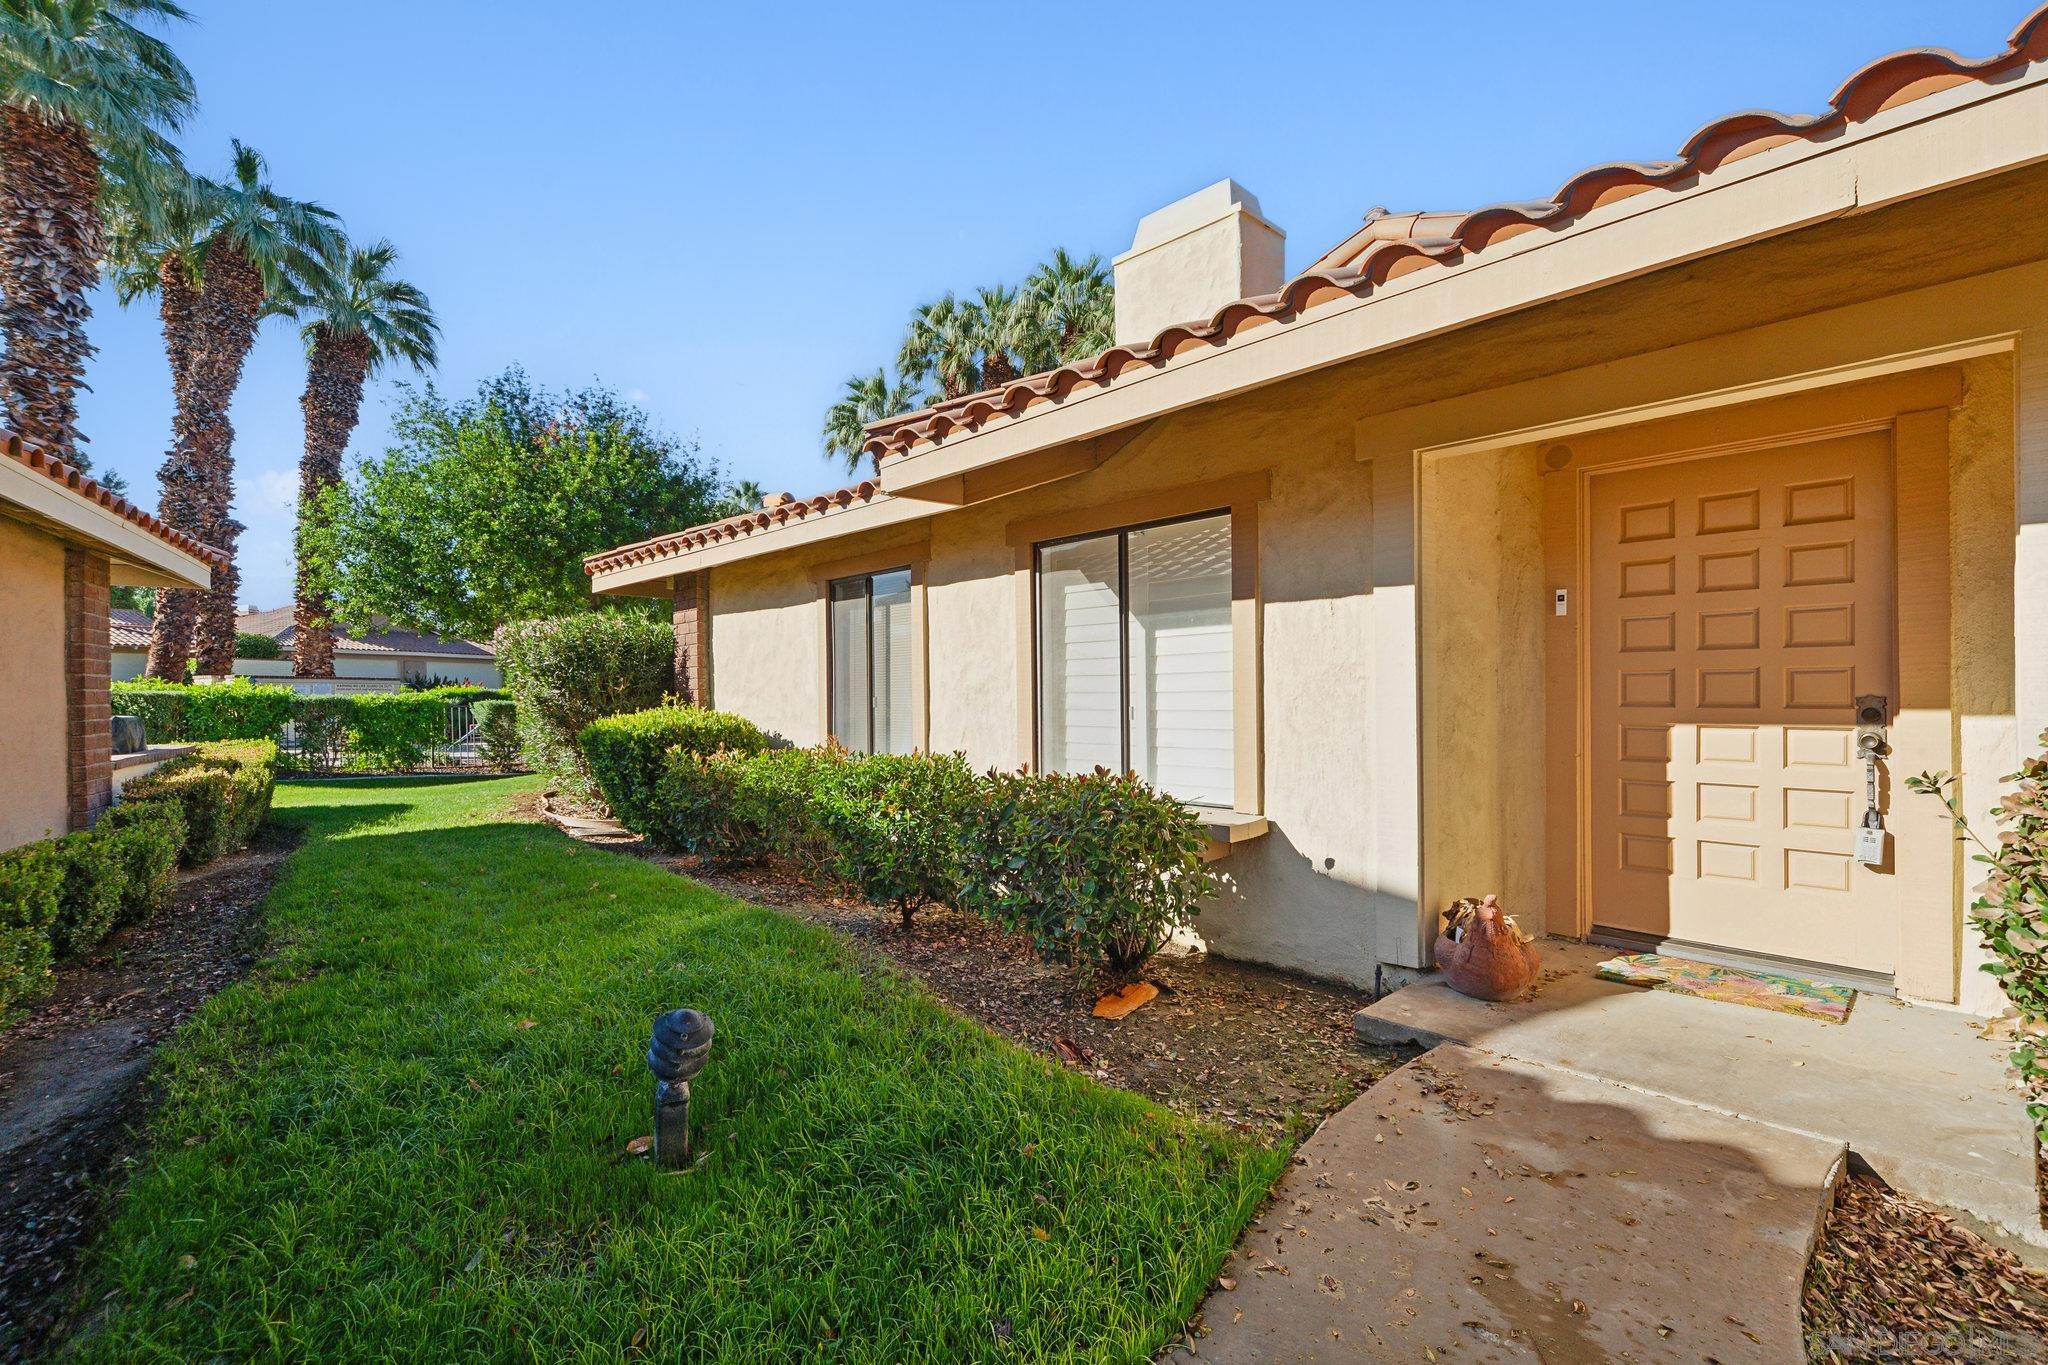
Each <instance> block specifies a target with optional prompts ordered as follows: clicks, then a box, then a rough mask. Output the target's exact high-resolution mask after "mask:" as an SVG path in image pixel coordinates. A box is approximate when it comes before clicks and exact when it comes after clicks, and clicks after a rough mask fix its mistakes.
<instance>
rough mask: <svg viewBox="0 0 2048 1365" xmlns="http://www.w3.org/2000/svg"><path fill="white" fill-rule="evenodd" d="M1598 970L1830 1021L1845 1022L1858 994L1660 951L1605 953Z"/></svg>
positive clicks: (1628, 981) (1632, 982)
mask: <svg viewBox="0 0 2048 1365" xmlns="http://www.w3.org/2000/svg"><path fill="white" fill-rule="evenodd" d="M1596 970H1597V974H1598V975H1599V976H1600V977H1601V978H1602V979H1603V980H1607V981H1619V982H1621V983H1622V984H1623V985H1625V986H1648V987H1649V988H1650V989H1652V990H1658V991H1674V992H1676V993H1678V994H1679V995H1697V996H1699V997H1700V998H1701V999H1703V1000H1725V1001H1727V1002H1728V1003H1729V1004H1731V1005H1750V1006H1753V1007H1754V1008H1756V1009H1760V1010H1775V1011H1777V1012H1778V1013H1779V1014H1800V1015H1804V1016H1806V1017H1807V1018H1809V1019H1820V1020H1824V1021H1825V1022H1827V1023H1830V1024H1846V1023H1847V1022H1849V1005H1850V1003H1851V1002H1853V1001H1854V1000H1855V999H1856V991H1855V989H1854V988H1853V987H1849V986H1829V985H1823V984H1822V983H1821V982H1818V981H1808V980H1806V979H1805V978H1804V977H1798V976H1780V975H1779V974H1778V973H1776V972H1745V971H1740V970H1738V969H1736V968H1734V967H1716V966H1715V965H1714V964H1713V963H1711V962H1694V961H1693V960H1692V959H1690V958H1684V957H1665V956H1664V955H1663V954H1662V953H1623V954H1622V955H1621V956H1620V957H1611V958H1609V959H1607V961H1605V962H1603V963H1601V964H1600V966H1599V967H1598V968H1597V969H1596Z"/></svg>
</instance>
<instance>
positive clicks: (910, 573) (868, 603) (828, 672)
mask: <svg viewBox="0 0 2048 1365" xmlns="http://www.w3.org/2000/svg"><path fill="white" fill-rule="evenodd" d="M899 573H900V574H902V575H903V576H904V578H905V580H906V588H907V589H908V591H910V592H911V593H915V592H916V590H917V582H918V575H917V571H916V570H915V569H914V568H912V566H910V565H909V564H895V565H891V566H890V567H888V568H884V569H867V570H864V571H862V572H860V573H850V574H841V575H840V576H839V577H837V578H828V579H826V580H825V735H826V738H828V739H830V740H833V741H834V742H837V743H839V744H840V747H842V748H846V749H847V750H848V752H849V753H851V752H855V751H854V750H852V749H851V748H850V747H849V746H847V745H846V744H845V743H844V742H843V741H841V740H840V739H839V735H838V720H839V717H838V716H836V715H835V714H833V707H832V701H833V698H834V697H835V696H837V695H838V688H837V687H836V686H835V682H836V680H835V678H834V676H833V671H834V669H835V668H836V666H837V664H838V661H839V653H838V649H837V645H838V640H839V632H838V631H837V630H836V629H835V628H834V627H833V624H832V605H833V603H834V602H835V601H838V600H841V599H838V598H835V597H834V596H833V591H834V589H836V588H838V587H839V586H840V585H841V584H842V583H858V584H860V585H861V593H860V601H861V605H862V611H861V635H862V637H863V638H862V641H861V644H862V649H863V652H865V653H866V655H867V661H868V667H867V679H868V685H867V702H868V707H867V710H868V724H867V736H868V740H867V748H866V749H864V750H861V751H859V752H863V753H868V754H873V753H875V752H877V750H876V749H875V673H876V669H875V580H876V579H877V578H881V577H884V576H885V575H888V574H899ZM848 600H850V599H848ZM911 628H912V640H911V648H912V650H913V651H914V650H916V648H917V645H918V642H917V640H916V638H915V635H916V620H915V617H914V616H913V619H912V627H911ZM904 681H905V685H906V686H908V687H909V688H910V706H911V729H912V731H913V732H916V731H917V730H919V729H920V728H921V727H920V726H919V724H918V721H917V686H916V683H915V681H914V679H905V680H904ZM913 747H914V748H921V747H922V746H921V745H914V746H913Z"/></svg>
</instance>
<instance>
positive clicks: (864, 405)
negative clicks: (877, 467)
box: [825, 370, 922, 474]
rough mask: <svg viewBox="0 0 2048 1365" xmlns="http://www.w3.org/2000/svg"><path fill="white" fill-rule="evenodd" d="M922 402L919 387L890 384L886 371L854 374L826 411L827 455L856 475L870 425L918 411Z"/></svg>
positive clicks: (907, 384) (910, 384) (906, 383)
mask: <svg viewBox="0 0 2048 1365" xmlns="http://www.w3.org/2000/svg"><path fill="white" fill-rule="evenodd" d="M920 401H922V400H921V397H920V395H919V392H918V388H917V385H915V384H912V383H908V382H904V383H896V384H891V383H890V382H889V376H888V374H887V373H886V372H885V371H882V370H876V371H875V372H874V373H873V374H857V375H855V376H854V377H853V378H851V379H849V380H847V381H846V388H845V390H844V391H843V392H842V393H841V394H840V395H839V401H838V402H836V403H834V404H833V405H832V406H831V407H830V408H828V409H826V411H825V454H826V456H827V457H828V458H830V459H836V460H841V461H844V462H845V465H846V472H847V473H849V474H851V473H853V471H855V470H856V469H859V468H860V465H861V460H862V459H863V458H864V456H863V452H862V450H861V443H862V442H863V441H865V440H866V439H867V432H866V430H865V428H866V427H867V424H868V423H869V422H879V421H881V420H882V419H883V418H884V417H898V416H901V415H902V414H904V413H906V412H912V411H915V410H916V408H917V406H918V404H919V402H920Z"/></svg>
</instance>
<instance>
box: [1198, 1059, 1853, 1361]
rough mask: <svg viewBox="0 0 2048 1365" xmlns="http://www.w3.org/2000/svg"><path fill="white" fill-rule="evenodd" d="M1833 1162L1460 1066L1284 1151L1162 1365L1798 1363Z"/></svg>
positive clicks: (1407, 1084) (1656, 1112)
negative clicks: (1804, 1303) (1220, 1283)
mask: <svg viewBox="0 0 2048 1365" xmlns="http://www.w3.org/2000/svg"><path fill="white" fill-rule="evenodd" d="M1843 1159H1844V1148H1843V1145H1842V1144H1841V1143H1840V1142H1828V1141H1822V1140H1820V1139H1817V1138H1812V1137H1808V1136H1805V1135H1802V1134H1798V1133H1792V1132H1787V1131H1785V1130H1783V1129H1780V1128H1773V1127H1770V1126H1767V1125H1764V1124H1759V1123H1751V1122H1748V1121H1745V1120H1742V1119H1737V1118H1732V1117H1729V1116H1727V1115H1723V1114H1717V1113H1712V1112H1710V1111H1707V1110H1704V1109H1701V1108H1698V1107H1697V1106H1694V1105H1689V1104H1682V1103H1679V1102H1677V1101H1674V1100H1669V1099H1664V1098H1661V1097H1658V1096H1654V1095H1646V1094H1643V1093H1641V1092H1640V1091H1636V1090H1631V1089H1628V1088H1626V1087H1623V1086H1617V1085H1610V1084H1606V1083H1603V1082H1600V1081H1594V1080H1589V1079H1587V1078H1585V1077H1582V1076H1577V1075H1573V1074H1571V1073H1569V1072H1565V1071H1559V1070H1555V1069H1552V1068H1548V1067H1543V1066H1538V1065H1532V1064H1530V1063H1526V1062H1521V1061H1515V1060H1510V1059H1507V1058H1502V1057H1497V1056H1493V1055H1491V1054H1488V1053H1485V1052H1480V1051H1476V1050H1473V1049H1468V1048H1463V1047H1459V1046H1456V1045H1446V1046H1442V1047H1438V1048H1436V1049H1434V1050H1433V1051H1431V1052H1430V1053H1428V1054H1427V1055H1426V1056H1424V1057H1421V1058H1418V1059H1417V1060H1415V1061H1413V1062H1410V1063H1409V1064H1408V1065H1407V1066H1405V1067H1403V1068H1401V1069H1400V1070H1399V1071H1397V1072H1395V1073H1394V1074H1393V1075H1391V1076H1389V1077H1388V1078H1387V1079H1385V1080H1383V1081H1381V1082H1380V1083H1379V1084H1378V1085H1376V1086H1374V1087H1373V1088H1372V1090H1371V1091H1369V1092H1367V1093H1366V1094H1365V1095H1364V1096H1361V1097H1360V1098H1359V1099H1358V1100H1356V1101H1354V1102H1353V1103H1352V1104H1351V1105H1350V1106H1348V1107H1347V1108H1345V1109H1344V1110H1343V1111H1342V1112H1341V1113H1339V1114H1337V1115H1335V1116H1334V1117H1333V1118H1331V1119H1330V1120H1329V1122H1328V1123H1326V1124H1324V1125H1323V1127H1322V1128H1321V1129H1320V1130H1318V1131H1317V1133H1316V1134H1315V1135H1314V1136H1313V1137H1311V1138H1310V1139H1309V1141H1308V1142H1307V1143H1306V1144H1304V1145H1303V1147H1302V1148H1301V1151H1300V1153H1299V1154H1298V1160H1297V1164H1296V1165H1295V1166H1293V1167H1292V1168H1291V1169H1290V1170H1289V1172H1288V1174H1287V1175H1286V1177H1285V1178H1284V1179H1283V1180H1282V1181H1281V1183H1280V1185H1279V1187H1278V1189H1277V1191H1276V1192H1275V1199H1274V1202H1273V1203H1272V1205H1271V1206H1270V1207H1269V1208H1268V1209H1267V1211H1266V1213H1265V1214H1264V1215H1263V1216H1262V1217H1261V1218H1260V1219H1259V1220H1258V1222H1257V1223H1255V1224H1254V1225H1253V1227H1252V1229H1251V1230H1250V1231H1249V1232H1248V1233H1247V1234H1246V1236H1245V1238H1244V1240H1243V1242H1242V1243H1240V1245H1239V1248H1238V1250H1237V1252H1236V1253H1235V1254H1234V1256H1233V1257H1232V1259H1231V1261H1230V1262H1229V1263H1228V1264H1227V1265H1226V1266H1225V1269H1224V1272H1223V1274H1224V1278H1225V1280H1226V1281H1227V1282H1228V1284H1229V1287H1227V1288H1222V1289H1219V1291H1218V1292H1216V1293H1214V1294H1212V1295H1211V1296H1210V1298H1209V1299H1208V1301H1207V1303H1206V1304H1205V1305H1204V1307H1203V1318H1204V1322H1205V1324H1206V1326H1207V1328H1208V1335H1207V1336H1204V1337H1200V1338H1198V1339H1197V1340H1196V1341H1195V1343H1194V1345H1193V1347H1192V1348H1184V1349H1182V1350H1181V1351H1179V1352H1178V1353H1176V1355H1175V1356H1174V1359H1177V1360H1183V1361H1185V1360H1202V1361H1210V1360H1217V1361H1261V1362H1268V1361H1271V1362H1279V1361H1313V1360H1360V1359H1363V1360H1397V1361H1418V1362H1420V1361H1428V1360H1441V1361H1452V1360H1456V1361H1527V1360H1536V1359H1543V1360H1668V1359H1686V1360H1701V1359H1708V1358H1711V1359H1714V1360H1718V1361H1722V1362H1728V1363H1730V1365H1732V1362H1736V1361H1770V1362H1782V1361H1791V1360H1801V1359H1804V1351H1803V1349H1802V1347H1801V1338H1800V1316H1799V1296H1800V1285H1801V1281H1802V1277H1803V1275H1804V1271H1805V1266H1806V1261H1807V1258H1808V1256H1809V1254H1810V1252H1811V1249H1812V1245H1813V1239H1814V1237H1815V1236H1816V1235H1817V1232H1818V1229H1819V1225H1820V1221H1821V1218H1822V1216H1823V1214H1824V1212H1825V1209H1826V1207H1827V1199H1828V1196H1829V1192H1830V1191H1831V1190H1832V1188H1833V1183H1834V1181H1835V1179H1836V1178H1837V1176H1838V1175H1839V1173H1840V1170H1841V1166H1842V1162H1843Z"/></svg>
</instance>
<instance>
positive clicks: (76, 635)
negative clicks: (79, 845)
mask: <svg viewBox="0 0 2048 1365" xmlns="http://www.w3.org/2000/svg"><path fill="white" fill-rule="evenodd" d="M107 606H108V603H107V557H106V556H105V555H100V554H93V553H92V552H90V551H88V550H80V549H75V548H70V549H66V550H65V551H64V700H65V718H66V724H67V728H68V730H69V732H70V735H69V739H70V743H69V745H68V747H67V751H66V752H67V756H68V762H67V764H66V777H67V783H66V789H67V793H68V805H69V819H70V824H71V828H73V829H85V828H87V827H88V826H90V825H91V824H92V822H93V821H95V820H97V819H98V818H99V815H100V812H101V811H103V810H105V809H106V808H107V807H108V806H109V805H110V804H112V802H113V799H114V724H113V704H112V701H111V699H110V698H109V696H108V693H107V688H108V682H109V679H108V673H109V669H110V665H111V661H110V659H109V651H110V641H109V638H108V627H107Z"/></svg>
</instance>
